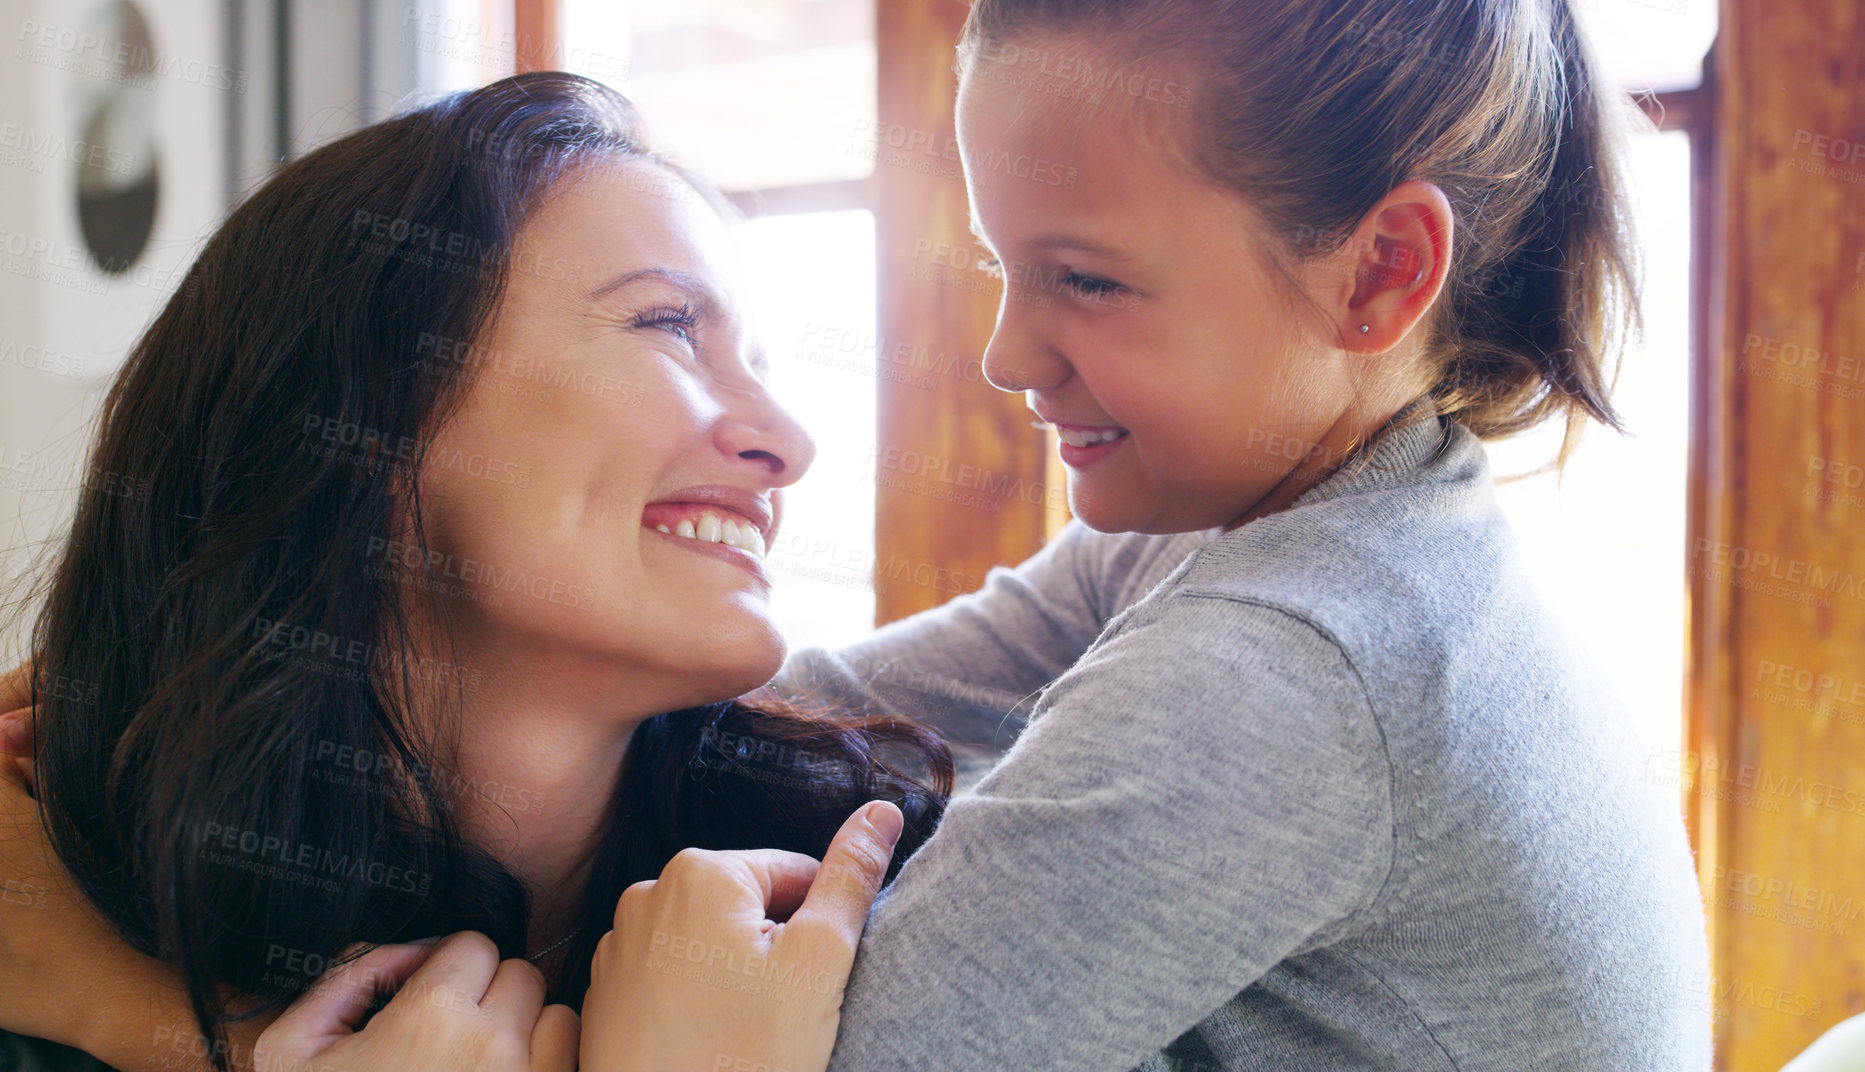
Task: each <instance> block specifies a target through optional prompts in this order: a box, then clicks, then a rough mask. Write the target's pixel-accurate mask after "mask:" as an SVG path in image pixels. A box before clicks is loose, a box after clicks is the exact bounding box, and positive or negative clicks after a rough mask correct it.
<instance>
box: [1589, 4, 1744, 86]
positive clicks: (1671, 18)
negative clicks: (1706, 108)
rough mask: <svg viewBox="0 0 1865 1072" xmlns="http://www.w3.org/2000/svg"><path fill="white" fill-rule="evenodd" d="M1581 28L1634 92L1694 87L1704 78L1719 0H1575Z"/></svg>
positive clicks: (1615, 75)
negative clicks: (1706, 57) (1704, 62)
mask: <svg viewBox="0 0 1865 1072" xmlns="http://www.w3.org/2000/svg"><path fill="white" fill-rule="evenodd" d="M1573 4H1574V9H1575V11H1576V13H1578V15H1579V16H1580V26H1581V32H1582V33H1585V34H1586V35H1587V37H1588V38H1589V39H1590V40H1591V41H1592V42H1593V47H1594V48H1595V49H1596V50H1597V51H1598V53H1599V57H1600V60H1601V62H1603V63H1604V64H1605V65H1606V70H1607V72H1608V73H1610V74H1611V75H1612V77H1613V80H1614V81H1616V82H1618V84H1619V85H1621V86H1623V87H1624V88H1626V89H1629V90H1635V91H1636V90H1652V91H1654V92H1665V91H1667V90H1674V89H1689V88H1691V87H1692V86H1695V85H1697V84H1698V83H1699V82H1701V81H1702V80H1703V57H1704V55H1705V54H1707V53H1708V52H1709V49H1710V42H1711V41H1712V40H1714V39H1715V37H1716V0H1573Z"/></svg>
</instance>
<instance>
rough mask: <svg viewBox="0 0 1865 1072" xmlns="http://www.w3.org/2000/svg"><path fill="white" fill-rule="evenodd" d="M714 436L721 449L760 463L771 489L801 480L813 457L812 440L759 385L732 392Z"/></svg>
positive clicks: (757, 463) (801, 426)
mask: <svg viewBox="0 0 1865 1072" xmlns="http://www.w3.org/2000/svg"><path fill="white" fill-rule="evenodd" d="M717 435H718V443H719V449H720V450H721V451H723V452H725V453H726V454H728V455H733V456H736V457H738V458H743V459H745V460H746V461H749V462H751V463H753V464H755V465H758V466H761V467H762V468H763V469H764V470H765V472H766V474H767V479H769V481H770V483H771V486H772V487H774V488H782V487H788V486H789V485H791V484H794V483H796V482H797V481H799V480H801V479H803V474H804V473H807V472H809V467H810V463H811V462H813V461H815V460H816V441H815V440H814V439H811V438H810V434H809V433H808V432H807V431H805V430H804V428H803V425H802V424H800V423H799V422H798V421H797V419H796V418H795V417H794V416H792V415H791V414H790V411H789V410H787V409H785V408H784V407H783V406H781V405H779V404H778V402H777V400H776V399H775V398H773V397H771V394H770V392H768V391H766V390H764V389H763V388H762V387H759V388H755V389H751V390H746V391H743V392H737V393H736V397H735V398H733V399H732V401H731V403H730V405H729V408H728V409H727V411H726V413H725V415H724V416H723V417H722V418H721V419H720V421H719V427H718V433H717Z"/></svg>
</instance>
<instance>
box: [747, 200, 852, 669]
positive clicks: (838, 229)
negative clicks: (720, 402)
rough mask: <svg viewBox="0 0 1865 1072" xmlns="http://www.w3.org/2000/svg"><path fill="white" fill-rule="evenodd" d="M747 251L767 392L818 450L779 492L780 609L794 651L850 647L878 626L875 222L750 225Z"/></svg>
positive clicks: (844, 216)
mask: <svg viewBox="0 0 1865 1072" xmlns="http://www.w3.org/2000/svg"><path fill="white" fill-rule="evenodd" d="M744 246H745V252H746V257H747V263H746V268H747V270H748V271H747V286H748V288H749V289H750V291H751V293H750V294H749V296H748V298H747V301H748V303H749V304H750V307H751V310H752V315H753V316H754V317H755V318H756V320H757V322H758V326H759V335H760V338H761V339H762V340H763V343H764V349H765V352H766V353H767V354H768V355H769V357H770V361H771V387H772V391H773V392H774V393H775V394H776V395H777V398H778V401H780V402H782V403H783V404H784V406H785V407H786V408H788V409H789V410H790V412H791V413H793V414H795V415H796V417H797V419H798V420H800V421H802V422H803V426H804V427H805V428H807V429H809V432H810V435H812V436H813V437H815V440H816V447H817V453H816V462H815V465H814V466H812V467H811V469H810V472H809V475H808V476H806V477H805V478H804V479H803V480H802V481H801V482H800V483H798V484H796V485H794V486H792V487H790V488H789V489H787V490H786V491H785V492H784V521H783V527H782V529H781V531H779V532H778V534H777V539H776V541H775V542H773V543H772V545H771V549H770V556H769V558H768V559H767V560H766V561H767V563H768V564H769V565H770V567H771V574H772V578H773V580H774V582H775V586H776V590H775V591H774V592H773V593H772V600H773V605H774V607H775V609H776V612H777V617H778V620H779V621H780V622H781V623H782V625H783V629H784V635H785V636H787V637H789V638H790V643H791V646H792V647H802V646H804V645H807V644H822V645H840V644H848V643H853V642H854V641H855V640H858V639H860V638H861V637H862V636H864V635H865V634H866V633H868V632H869V631H870V630H871V629H872V628H873V626H874V482H873V479H872V476H871V468H872V467H871V465H870V459H872V458H873V456H874V444H875V434H874V420H875V380H874V377H875V367H876V366H875V351H876V346H875V341H874V340H875V334H874V332H875V324H874V215H873V214H872V213H869V212H813V213H805V214H798V215H790V216H771V217H766V218H764V219H759V220H753V221H752V222H751V223H749V224H747V225H746V226H745V228H744Z"/></svg>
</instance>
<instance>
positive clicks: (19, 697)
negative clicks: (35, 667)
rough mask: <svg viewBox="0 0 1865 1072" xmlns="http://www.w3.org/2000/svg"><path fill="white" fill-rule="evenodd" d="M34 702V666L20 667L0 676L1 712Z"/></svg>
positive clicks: (28, 664)
mask: <svg viewBox="0 0 1865 1072" xmlns="http://www.w3.org/2000/svg"><path fill="white" fill-rule="evenodd" d="M31 702H32V664H31V663H20V664H19V665H18V666H16V667H14V668H13V669H11V670H8V671H7V672H6V673H4V674H0V711H11V710H13V709H14V708H15V707H24V706H26V705H27V704H29V703H31Z"/></svg>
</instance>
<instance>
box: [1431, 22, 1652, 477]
mask: <svg viewBox="0 0 1865 1072" xmlns="http://www.w3.org/2000/svg"><path fill="white" fill-rule="evenodd" d="M1549 7H1550V8H1551V10H1550V12H1549V14H1550V16H1551V18H1550V25H1549V27H1548V39H1549V43H1550V45H1551V46H1552V49H1553V52H1554V57H1555V59H1556V60H1557V62H1558V66H1557V67H1556V72H1557V75H1558V77H1557V79H1556V80H1555V85H1554V87H1553V88H1554V90H1555V92H1554V95H1553V99H1552V100H1551V101H1550V102H1549V108H1550V112H1551V115H1552V119H1553V122H1552V123H1551V124H1550V127H1551V130H1550V136H1549V139H1548V145H1547V150H1546V153H1545V161H1546V162H1545V165H1544V170H1545V175H1546V178H1545V180H1544V181H1542V182H1541V184H1540V194H1539V196H1538V197H1537V198H1536V200H1535V202H1534V204H1533V206H1532V207H1531V208H1530V209H1529V210H1528V211H1527V212H1525V213H1524V214H1523V216H1522V218H1521V221H1520V224H1519V225H1518V226H1517V227H1516V228H1514V231H1515V234H1514V235H1513V240H1512V241H1510V242H1507V243H1503V242H1497V243H1495V244H1494V245H1493V246H1492V247H1491V248H1489V249H1482V248H1476V249H1472V248H1471V246H1470V245H1466V246H1465V247H1464V248H1463V249H1462V250H1460V253H1461V254H1462V255H1463V256H1464V257H1465V260H1466V263H1465V265H1464V266H1463V269H1464V270H1463V271H1462V272H1460V273H1459V276H1460V278H1459V280H1458V282H1459V283H1460V284H1461V285H1459V286H1458V287H1456V288H1455V289H1454V291H1453V292H1452V293H1451V294H1450V295H1449V301H1448V303H1447V306H1446V312H1445V314H1444V316H1445V319H1444V320H1443V321H1442V322H1441V324H1440V330H1439V342H1440V352H1441V353H1442V354H1443V355H1444V365H1443V374H1442V375H1441V376H1440V378H1439V381H1438V385H1437V387H1436V389H1435V390H1434V394H1435V395H1436V397H1437V401H1438V408H1439V411H1440V412H1447V413H1453V414H1456V415H1457V417H1458V419H1459V420H1461V421H1462V422H1463V423H1464V424H1465V425H1466V426H1468V427H1469V428H1470V429H1471V430H1472V431H1473V432H1475V433H1477V434H1478V435H1480V436H1485V437H1501V436H1506V435H1510V434H1513V433H1515V432H1519V431H1522V430H1524V429H1526V428H1529V427H1532V426H1534V425H1537V424H1539V423H1541V422H1542V421H1543V420H1545V419H1548V418H1550V417H1561V418H1562V419H1564V420H1565V421H1566V422H1567V436H1566V439H1565V441H1564V443H1563V445H1562V448H1561V455H1560V459H1559V461H1561V462H1564V461H1565V460H1566V458H1567V456H1568V454H1569V453H1570V452H1571V450H1572V449H1573V446H1574V443H1575V441H1576V438H1577V436H1578V434H1579V430H1580V429H1581V427H1582V426H1583V425H1584V423H1585V421H1586V419H1587V418H1589V417H1591V418H1593V419H1594V420H1597V421H1599V422H1600V423H1602V424H1605V425H1607V426H1608V427H1611V428H1614V429H1616V430H1619V431H1624V427H1623V425H1622V424H1621V422H1620V418H1619V414H1618V413H1617V411H1615V410H1614V409H1613V407H1612V403H1611V401H1610V394H1611V388H1612V380H1613V378H1614V374H1615V373H1616V370H1617V364H1618V354H1619V352H1620V349H1621V347H1622V346H1623V344H1624V342H1625V341H1626V339H1625V337H1626V334H1627V332H1628V331H1630V330H1633V329H1635V328H1636V326H1637V323H1638V305H1637V301H1636V285H1637V275H1638V263H1637V255H1636V246H1635V245H1634V242H1633V237H1632V234H1631V231H1630V227H1629V222H1628V220H1627V203H1628V196H1627V191H1626V190H1625V186H1624V183H1625V176H1624V174H1623V170H1622V167H1621V163H1620V160H1621V157H1620V153H1621V147H1622V143H1623V123H1622V122H1620V121H1619V119H1620V116H1619V114H1617V113H1618V112H1619V111H1622V110H1623V109H1615V108H1614V107H1613V105H1614V103H1615V100H1614V98H1615V96H1617V95H1616V94H1614V93H1613V91H1612V89H1611V88H1610V87H1609V86H1602V85H1600V83H1599V80H1598V78H1599V76H1598V65H1597V63H1596V62H1595V61H1594V60H1593V59H1592V57H1591V56H1590V54H1589V50H1588V48H1587V45H1586V42H1585V40H1584V39H1583V38H1582V37H1581V35H1580V28H1579V26H1578V24H1577V23H1576V20H1575V19H1574V16H1573V11H1572V8H1571V6H1570V3H1569V0H1553V2H1552V3H1551V4H1550V5H1549ZM1617 103H1620V104H1622V105H1623V101H1619V102H1617ZM1460 222H1462V221H1460ZM1485 254H1488V256H1485Z"/></svg>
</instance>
